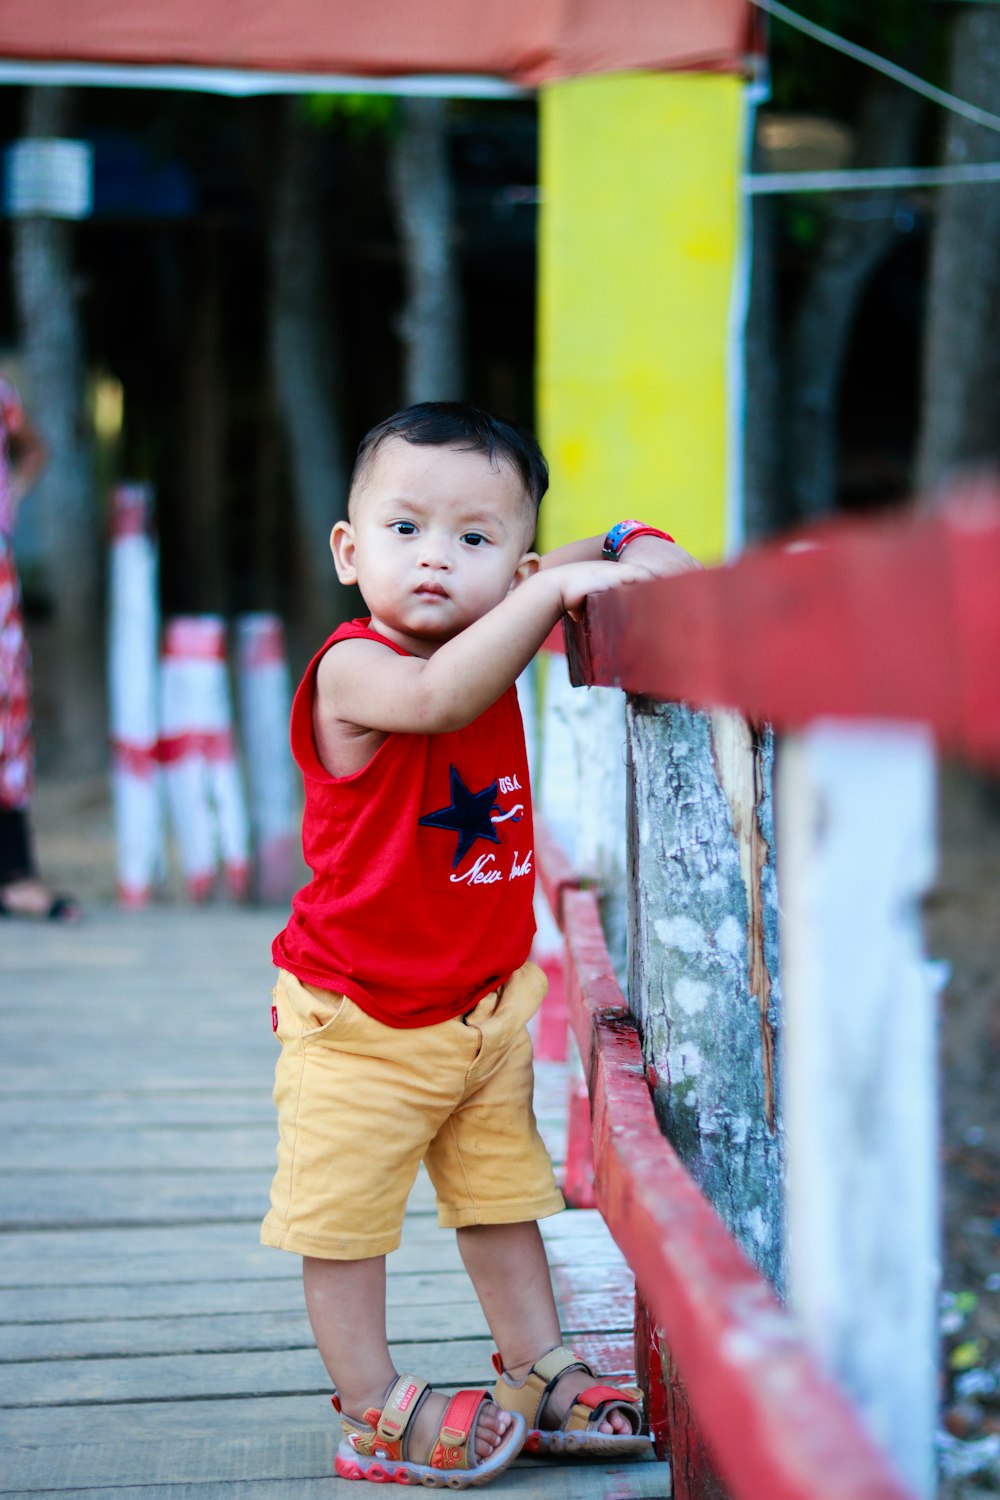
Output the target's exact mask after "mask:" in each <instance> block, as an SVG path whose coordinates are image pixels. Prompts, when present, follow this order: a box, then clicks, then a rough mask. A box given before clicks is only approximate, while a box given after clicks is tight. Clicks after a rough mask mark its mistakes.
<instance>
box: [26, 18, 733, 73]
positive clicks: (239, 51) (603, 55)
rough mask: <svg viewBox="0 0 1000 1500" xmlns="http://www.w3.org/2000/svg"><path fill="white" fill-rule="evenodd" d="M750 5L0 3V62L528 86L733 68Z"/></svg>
mask: <svg viewBox="0 0 1000 1500" xmlns="http://www.w3.org/2000/svg"><path fill="white" fill-rule="evenodd" d="M751 30H752V26H751V20H750V5H749V3H748V0H208V3H206V0H71V3H67V0H3V3H2V4H0V59H4V60H8V61H16V62H34V63H84V64H113V65H119V66H121V65H132V66H160V67H162V66H164V65H168V66H177V67H191V68H213V69H218V68H223V69H237V70H246V71H249V72H268V73H306V74H309V73H315V74H318V75H319V74H326V75H329V74H348V75H357V76H362V77H380V76H384V77H389V78H392V77H398V76H400V75H412V74H464V75H468V74H474V75H488V76H493V77H499V78H502V79H506V80H508V81H510V82H513V83H518V84H525V85H534V84H538V83H544V82H547V81H550V80H552V79H557V78H568V77H573V76H576V75H578V74H583V73H605V72H615V71H619V70H622V69H633V68H644V69H656V70H672V69H678V68H684V69H690V68H705V69H712V70H726V71H729V70H735V69H737V68H739V67H740V65H741V63H742V62H743V59H744V57H745V56H746V54H747V52H748V51H749V50H750V46H751Z"/></svg>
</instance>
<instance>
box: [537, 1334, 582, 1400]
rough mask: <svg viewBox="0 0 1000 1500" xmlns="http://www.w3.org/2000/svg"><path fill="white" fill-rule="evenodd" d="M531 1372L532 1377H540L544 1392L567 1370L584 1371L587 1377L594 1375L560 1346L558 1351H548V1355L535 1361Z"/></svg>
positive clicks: (580, 1361)
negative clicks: (543, 1384) (543, 1383)
mask: <svg viewBox="0 0 1000 1500" xmlns="http://www.w3.org/2000/svg"><path fill="white" fill-rule="evenodd" d="M531 1370H532V1374H533V1375H539V1376H541V1378H542V1380H543V1381H544V1382H545V1388H546V1390H551V1388H552V1386H554V1385H555V1383H556V1381H557V1380H561V1379H562V1377H563V1376H564V1375H565V1374H566V1372H567V1371H568V1370H586V1372H587V1374H588V1375H593V1373H594V1372H593V1370H592V1369H591V1368H590V1366H589V1365H585V1364H584V1362H583V1360H582V1359H578V1358H577V1357H576V1355H575V1354H574V1353H573V1351H572V1349H565V1348H563V1347H562V1346H561V1345H560V1347H559V1348H558V1349H550V1350H549V1352H548V1354H543V1355H542V1357H541V1359H537V1360H536V1361H535V1363H534V1364H533V1365H532V1367H531Z"/></svg>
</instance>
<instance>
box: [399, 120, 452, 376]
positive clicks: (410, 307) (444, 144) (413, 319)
mask: <svg viewBox="0 0 1000 1500" xmlns="http://www.w3.org/2000/svg"><path fill="white" fill-rule="evenodd" d="M400 114H401V117H402V128H401V130H400V132H399V134H398V136H397V137H396V140H395V141H394V143H393V150H392V156H391V161H390V186H391V190H392V201H393V206H394V209H395V214H396V223H397V226H398V229H399V235H400V239H401V241H402V244H403V249H404V253H405V283H406V301H405V305H404V308H403V313H402V315H401V317H400V325H399V327H400V334H401V337H402V340H403V350H404V372H403V399H404V401H405V403H406V404H407V405H409V404H411V403H412V402H415V401H447V400H452V401H454V400H457V399H459V397H461V395H462V394H463V386H464V371H463V360H462V350H461V343H462V293H461V284H460V278H459V271H458V267H457V265H456V257H455V253H454V250H455V245H454V241H455V230H454V209H453V197H454V194H453V190H452V179H451V167H450V164H449V160H448V104H447V101H446V100H444V99H403V100H402V101H401V105H400Z"/></svg>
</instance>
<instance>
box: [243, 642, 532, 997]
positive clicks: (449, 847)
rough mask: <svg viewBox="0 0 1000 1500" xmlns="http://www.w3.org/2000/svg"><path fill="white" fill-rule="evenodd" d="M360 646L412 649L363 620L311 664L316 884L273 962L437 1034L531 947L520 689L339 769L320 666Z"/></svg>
mask: <svg viewBox="0 0 1000 1500" xmlns="http://www.w3.org/2000/svg"><path fill="white" fill-rule="evenodd" d="M359 638H360V639H364V640H373V641H378V642H379V643H380V644H381V645H383V646H385V647H386V648H387V649H388V650H390V651H395V652H396V653H397V654H398V655H399V656H406V655H408V654H409V653H408V652H406V651H404V650H403V649H402V648H401V647H399V646H396V645H394V644H393V642H391V641H388V640H386V639H385V637H384V636H381V635H378V634H377V633H376V632H375V631H373V630H372V629H371V628H370V627H369V624H368V621H367V620H353V621H351V622H349V623H348V624H346V625H342V626H341V627H340V629H339V630H337V631H336V632H335V633H334V634H333V635H332V636H331V637H330V639H329V640H328V641H327V642H326V644H325V645H324V646H323V647H322V649H321V650H320V651H318V652H317V654H316V655H315V656H314V657H313V659H312V661H311V663H310V664H309V667H308V669H307V671H306V674H305V677H304V678H303V680H302V683H301V685H300V687H299V689H298V692H297V693H296V695H295V701H294V703H293V704H292V732H291V739H292V753H293V754H294V756H295V759H296V761H297V763H298V765H299V768H300V769H301V771H302V775H303V778H304V782H305V811H304V813H303V818H302V847H303V851H304V853H305V857H306V863H307V864H308V866H309V868H310V870H311V871H312V877H313V878H312V880H311V881H310V882H309V884H308V885H306V886H304V887H303V889H302V890H301V891H299V893H298V895H297V896H296V897H295V899H294V900H293V902H292V915H291V918H290V920H289V922H288V925H287V926H286V927H285V929H284V931H283V932H280V933H279V934H278V936H277V937H276V938H275V940H274V946H273V949H272V953H273V957H274V961H275V963H276V964H278V965H279V967H281V968H283V969H288V970H290V971H291V973H293V974H295V975H296V976H297V978H299V979H301V980H303V981H304V982H305V983H307V984H315V985H318V986H319V987H320V988H321V989H325V990H333V991H335V992H337V993H340V994H346V995H349V996H350V997H351V999H352V1000H355V1001H356V1002H357V1004H358V1005H360V1006H361V1008H362V1009H363V1010H365V1011H367V1012H368V1014H369V1015H371V1016H374V1017H375V1018H376V1019H377V1020H379V1021H382V1022H384V1023H385V1024H386V1025H389V1026H431V1025H434V1024H436V1023H437V1022H438V1021H445V1020H448V1019H450V1018H451V1017H452V1016H456V1015H460V1014H462V1013H463V1012H464V1011H467V1010H470V1009H471V1008H472V1006H473V1005H475V1003H476V1001H477V1000H479V999H481V997H482V996H483V995H485V994H487V993H488V992H489V991H490V990H492V989H495V988H496V987H497V985H498V984H502V983H504V982H505V981H506V980H507V979H508V978H509V977H510V975H511V974H512V973H513V972H514V970H515V969H517V968H519V967H520V966H521V964H523V963H524V962H525V960H526V959H527V957H528V953H529V950H530V948H531V940H532V937H533V935H534V930H535V923H534V915H533V908H532V895H533V891H534V883H535V877H534V841H533V834H532V824H531V793H530V787H529V784H528V762H527V755H526V753H525V747H524V730H523V728H522V725H521V713H520V709H519V707H518V702H517V691H516V689H515V688H513V687H511V688H508V689H507V691H506V692H505V693H504V694H503V696H502V697H501V698H499V699H498V700H497V702H496V703H494V704H493V705H492V707H491V708H488V709H487V710H486V712H485V713H483V714H481V715H480V716H479V718H478V719H476V720H474V721H473V723H471V724H469V725H467V726H466V728H465V729H460V730H456V731H454V732H452V733H448V734H432V735H424V734H390V735H389V736H388V738H387V739H385V740H384V741H383V743H382V744H381V745H380V746H379V748H378V749H377V750H376V752H375V754H374V755H373V756H372V758H371V760H370V761H369V762H368V764H367V765H366V766H364V767H363V768H362V769H361V770H360V771H356V772H355V773H354V774H353V775H351V776H331V775H330V773H329V772H328V771H327V770H325V768H324V767H323V765H322V763H321V761H320V759H319V756H318V755H317V753H316V746H315V742H314V740H313V728H312V710H313V695H314V693H315V684H316V669H317V667H318V666H319V663H320V661H321V660H322V657H323V655H324V654H325V652H326V651H328V650H330V649H331V648H332V647H333V646H334V645H335V644H336V643H337V642H338V641H342V640H351V639H359Z"/></svg>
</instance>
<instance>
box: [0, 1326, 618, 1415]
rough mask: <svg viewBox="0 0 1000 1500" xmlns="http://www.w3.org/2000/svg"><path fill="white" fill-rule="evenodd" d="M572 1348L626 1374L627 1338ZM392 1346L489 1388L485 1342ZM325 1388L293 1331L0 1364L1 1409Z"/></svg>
mask: <svg viewBox="0 0 1000 1500" xmlns="http://www.w3.org/2000/svg"><path fill="white" fill-rule="evenodd" d="M243 1342H244V1344H245V1343H246V1340H244V1341H243ZM577 1343H578V1344H579V1346H580V1353H581V1356H582V1357H583V1358H584V1359H587V1358H588V1354H589V1356H590V1357H591V1358H592V1359H594V1360H595V1361H596V1362H597V1363H598V1364H600V1365H602V1367H603V1368H602V1373H605V1374H607V1375H609V1376H615V1375H624V1376H629V1375H630V1374H631V1373H632V1372H631V1370H630V1365H631V1364H632V1356H631V1348H630V1338H628V1339H626V1341H625V1347H624V1351H623V1350H622V1341H621V1339H620V1337H619V1339H618V1341H617V1343H616V1342H615V1340H614V1339H613V1338H612V1336H610V1335H593V1334H586V1335H584V1336H583V1337H582V1338H580V1339H578V1340H577ZM391 1346H392V1352H393V1357H394V1359H395V1361H396V1366H397V1369H400V1370H412V1371H415V1372H421V1371H423V1370H428V1371H430V1372H432V1373H433V1376H434V1379H435V1380H436V1381H439V1382H441V1383H443V1384H447V1385H465V1384H469V1385H476V1384H481V1383H483V1382H484V1381H489V1382H490V1383H492V1379H493V1376H492V1374H491V1370H492V1366H491V1359H492V1355H493V1352H494V1348H495V1345H494V1344H493V1341H492V1339H491V1338H489V1337H488V1336H486V1337H480V1338H474V1337H473V1338H466V1337H452V1338H449V1339H438V1340H434V1339H428V1338H426V1337H425V1338H422V1339H420V1340H419V1341H418V1342H416V1343H413V1342H406V1341H404V1340H402V1339H399V1338H395V1339H392V1340H391ZM616 1356H617V1357H616ZM609 1359H610V1360H611V1361H612V1364H611V1366H610V1368H609V1367H608V1365H607V1361H608V1360H609ZM329 1385H330V1382H329V1378H328V1376H327V1375H326V1372H325V1370H324V1369H323V1365H322V1362H321V1360H320V1357H319V1354H318V1353H317V1351H316V1349H315V1347H314V1346H313V1343H312V1340H311V1339H308V1340H304V1339H303V1337H302V1334H301V1330H300V1331H299V1333H298V1334H297V1336H296V1341H295V1342H294V1343H293V1344H292V1345H291V1346H289V1345H288V1344H282V1343H280V1342H277V1341H276V1342H275V1343H274V1344H273V1345H272V1346H271V1347H270V1348H268V1347H250V1348H248V1347H241V1348H238V1349H237V1350H236V1352H233V1353H222V1354H217V1353H212V1352H209V1351H207V1350H199V1351H198V1352H197V1353H194V1354H152V1355H142V1354H138V1355H131V1354H130V1355H125V1356H122V1357H108V1356H104V1357H101V1358H94V1357H92V1356H90V1355H88V1356H87V1357H84V1358H59V1359H48V1360H41V1361H38V1360H35V1361H28V1362H26V1363H17V1362H11V1363H4V1364H0V1407H5V1408H8V1409H19V1408H24V1407H43V1406H64V1405H70V1404H73V1405H80V1404H86V1405H91V1404H97V1403H106V1402H126V1401H127V1402H129V1403H132V1402H143V1401H163V1400H183V1401H190V1400H192V1399H195V1398H201V1399H207V1398H209V1397H220V1396H234V1395H244V1396H256V1395H261V1394H269V1395H301V1394H303V1393H306V1392H312V1391H315V1392H317V1393H322V1392H323V1391H326V1390H328V1389H329Z"/></svg>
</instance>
